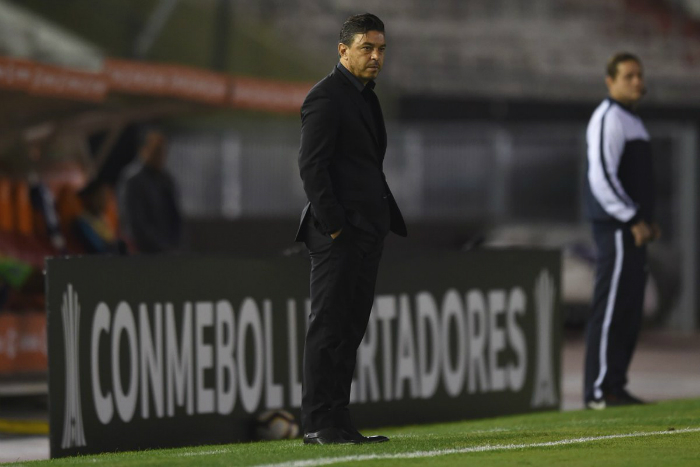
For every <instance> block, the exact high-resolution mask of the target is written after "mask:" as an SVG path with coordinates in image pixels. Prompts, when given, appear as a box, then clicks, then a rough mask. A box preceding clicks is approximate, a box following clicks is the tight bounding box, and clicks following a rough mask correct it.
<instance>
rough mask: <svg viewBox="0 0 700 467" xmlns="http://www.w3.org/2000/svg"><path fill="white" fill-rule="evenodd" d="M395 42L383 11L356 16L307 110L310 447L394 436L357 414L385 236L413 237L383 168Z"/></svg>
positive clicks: (300, 235)
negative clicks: (368, 426)
mask: <svg viewBox="0 0 700 467" xmlns="http://www.w3.org/2000/svg"><path fill="white" fill-rule="evenodd" d="M385 48H386V43H385V39H384V23H382V21H381V20H380V19H379V18H377V17H376V16H374V15H371V14H369V13H366V14H363V15H356V16H351V17H350V18H348V19H347V21H345V23H344V24H343V27H342V29H341V31H340V41H339V44H338V55H339V56H340V62H339V63H338V64H337V66H336V67H335V68H334V69H333V71H332V72H331V73H330V74H329V75H328V76H326V77H325V78H324V79H322V80H321V81H320V82H319V83H318V84H316V85H315V86H314V87H313V89H311V91H310V92H309V94H308V95H307V96H306V99H305V100H304V104H303V105H302V108H301V122H302V123H301V147H300V149H299V172H300V174H301V179H302V180H303V183H304V191H305V192H306V195H307V197H308V199H309V203H308V204H307V205H306V207H305V208H304V211H303V213H302V216H301V224H300V225H299V231H298V232H297V237H296V240H297V241H303V242H304V243H305V244H306V246H307V248H308V250H309V256H310V259H311V316H310V320H309V327H308V329H307V332H306V342H305V348H304V370H303V380H302V384H303V395H302V403H301V415H302V420H301V421H302V426H303V429H304V443H307V444H338V443H353V444H359V443H371V442H381V441H388V438H386V437H384V436H372V437H365V436H362V435H361V434H360V433H359V432H358V431H357V429H355V427H354V425H353V424H352V421H351V419H350V414H349V411H348V404H349V402H350V385H351V382H352V376H353V373H354V370H355V361H356V356H357V348H358V347H359V345H360V342H361V341H362V338H363V336H364V334H365V330H366V329H367V322H368V320H369V314H370V311H371V309H372V304H373V302H374V286H375V282H376V278H377V270H378V268H379V260H380V258H381V255H382V249H383V245H384V237H385V236H386V235H387V234H388V233H389V231H390V230H391V231H393V232H395V233H396V234H398V235H401V236H406V224H405V223H404V221H403V217H402V216H401V212H400V211H399V208H398V206H397V205H396V202H395V201H394V198H393V196H392V195H391V191H390V190H389V186H388V185H387V183H386V177H385V176H384V172H383V168H382V165H383V161H384V154H385V152H386V142H387V138H386V129H385V127H384V117H383V116H382V110H381V107H380V106H379V100H378V99H377V96H376V95H375V94H374V91H373V88H374V79H375V78H376V77H377V75H378V74H379V71H380V70H381V68H382V64H383V62H384V51H385Z"/></svg>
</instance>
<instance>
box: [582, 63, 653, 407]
mask: <svg viewBox="0 0 700 467" xmlns="http://www.w3.org/2000/svg"><path fill="white" fill-rule="evenodd" d="M605 82H606V84H607V87H608V91H609V97H608V98H607V99H605V100H604V101H603V102H602V103H601V104H600V105H599V106H598V108H597V109H596V110H595V112H593V116H592V117H591V120H590V122H589V124H588V132H587V142H588V184H587V192H586V206H587V211H588V217H589V219H590V220H591V223H592V227H593V238H594V240H595V243H596V247H597V259H596V281H595V290H594V294H593V305H592V313H591V316H590V320H589V323H588V329H587V336H586V345H587V349H586V364H585V365H586V368H585V381H584V386H585V387H584V403H585V405H586V407H587V408H589V409H603V408H605V407H608V406H613V405H628V404H641V403H642V401H641V400H640V399H638V398H636V397H634V396H633V395H631V394H630V393H629V392H628V391H627V390H626V389H625V386H626V385H627V371H628V369H629V365H630V362H631V361H632V355H633V353H634V348H635V346H636V343H637V337H638V336H639V330H640V328H641V324H642V307H643V302H644V287H645V284H646V274H647V273H646V271H647V250H646V248H647V247H646V246H647V244H648V243H649V242H651V241H653V240H656V239H658V238H659V236H660V230H659V227H658V225H657V224H655V223H654V213H653V208H654V180H653V172H652V166H651V162H652V159H651V145H650V143H649V134H648V133H647V130H646V128H645V127H644V124H643V123H642V120H641V119H640V118H639V116H638V115H637V113H636V111H635V108H636V105H637V103H638V102H639V100H640V99H641V98H642V96H643V95H644V92H645V88H644V78H643V74H642V64H641V61H640V60H639V58H637V57H636V56H634V55H632V54H629V53H620V54H617V55H615V56H613V57H612V58H611V59H610V61H609V62H608V68H607V77H606V79H605Z"/></svg>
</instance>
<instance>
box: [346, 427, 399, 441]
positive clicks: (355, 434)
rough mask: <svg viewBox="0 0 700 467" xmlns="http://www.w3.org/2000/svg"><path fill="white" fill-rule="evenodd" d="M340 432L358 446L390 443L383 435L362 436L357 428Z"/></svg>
mask: <svg viewBox="0 0 700 467" xmlns="http://www.w3.org/2000/svg"><path fill="white" fill-rule="evenodd" d="M340 431H341V433H342V434H343V436H344V437H345V438H348V439H351V440H353V442H355V443H356V444H365V443H385V442H387V441H389V438H387V437H386V436H382V435H376V436H362V434H361V433H360V432H359V431H357V430H356V429H355V428H341V430H340Z"/></svg>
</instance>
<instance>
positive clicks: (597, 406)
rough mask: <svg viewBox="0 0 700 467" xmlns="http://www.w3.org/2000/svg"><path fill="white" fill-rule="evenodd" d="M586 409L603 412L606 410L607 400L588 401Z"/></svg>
mask: <svg viewBox="0 0 700 467" xmlns="http://www.w3.org/2000/svg"><path fill="white" fill-rule="evenodd" d="M586 408H587V409H591V410H603V409H604V408H605V399H600V400H592V401H588V402H586Z"/></svg>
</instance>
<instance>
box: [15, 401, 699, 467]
mask: <svg viewBox="0 0 700 467" xmlns="http://www.w3.org/2000/svg"><path fill="white" fill-rule="evenodd" d="M372 431H373V432H375V433H381V434H385V435H388V436H390V437H391V441H390V442H388V443H383V444H378V445H343V446H305V445H303V444H302V442H301V440H298V439H297V440H292V441H268V442H256V443H243V444H231V445H218V446H201V447H196V448H182V449H167V450H154V451H142V452H127V453H119V454H102V455H98V456H83V457H74V458H64V459H55V460H52V461H36V462H24V463H19V464H6V465H15V466H16V465H26V466H39V467H40V466H44V465H47V466H49V465H50V466H73V465H75V466H80V465H91V466H101V465H105V466H107V465H108V466H161V465H162V466H227V467H228V466H258V465H268V466H272V465H274V466H278V467H283V466H284V467H315V466H321V465H361V466H363V467H365V466H367V467H369V466H382V467H384V466H414V465H415V466H419V465H426V464H429V465H431V467H432V466H445V467H451V466H462V465H475V466H476V465H478V466H482V467H483V466H485V467H490V466H513V465H522V466H529V465H532V466H543V465H546V466H549V465H566V466H592V465H595V466H597V465H605V466H659V465H669V466H674V467H677V466H691V465H692V466H698V465H700V399H693V400H682V401H667V402H660V403H656V404H649V405H645V406H635V407H620V408H609V409H606V410H604V411H577V412H548V413H539V414H534V415H517V416H509V417H500V418H493V419H483V420H471V421H464V422H459V423H445V424H435V425H421V426H405V427H394V428H386V429H382V430H372ZM366 434H371V433H370V432H369V431H368V432H367V433H366Z"/></svg>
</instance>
